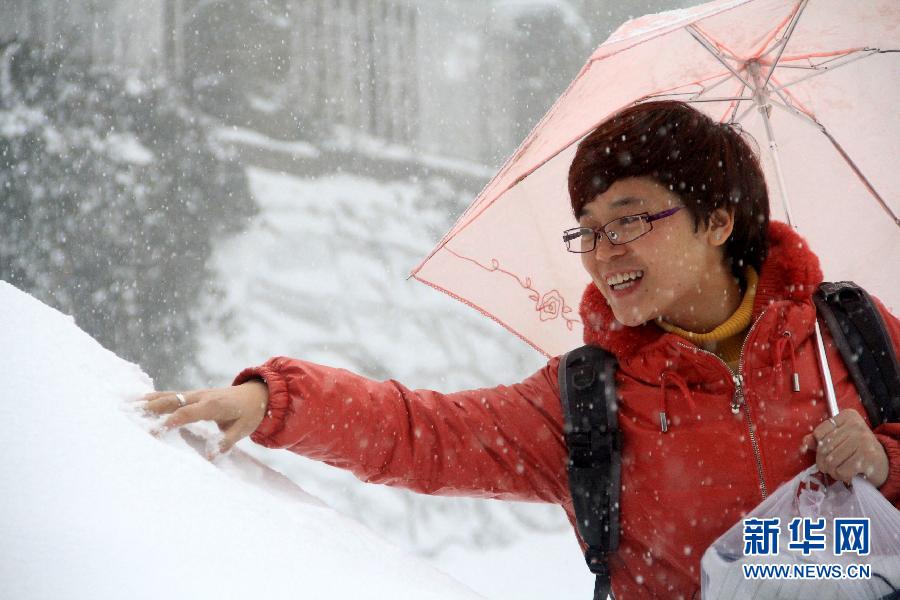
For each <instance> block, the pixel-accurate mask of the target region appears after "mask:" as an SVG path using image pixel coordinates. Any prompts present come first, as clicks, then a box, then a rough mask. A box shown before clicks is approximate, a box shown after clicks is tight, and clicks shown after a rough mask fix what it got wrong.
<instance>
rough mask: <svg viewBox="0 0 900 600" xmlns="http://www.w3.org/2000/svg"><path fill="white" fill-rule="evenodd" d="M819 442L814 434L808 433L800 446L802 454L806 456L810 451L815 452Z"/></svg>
mask: <svg viewBox="0 0 900 600" xmlns="http://www.w3.org/2000/svg"><path fill="white" fill-rule="evenodd" d="M817 445H818V442H816V438H815V436H814V435H813V434H811V433H807V434H806V435H804V436H803V442H802V443H801V444H800V454H806V453H807V452H809V451H810V450H815V448H816V446H817Z"/></svg>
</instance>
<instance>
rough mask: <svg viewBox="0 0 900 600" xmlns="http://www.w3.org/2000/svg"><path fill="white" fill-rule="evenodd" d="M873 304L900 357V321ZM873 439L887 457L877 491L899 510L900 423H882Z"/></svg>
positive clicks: (878, 302)
mask: <svg viewBox="0 0 900 600" xmlns="http://www.w3.org/2000/svg"><path fill="white" fill-rule="evenodd" d="M875 303H876V305H877V306H878V308H879V311H880V312H881V316H882V318H883V320H884V324H885V325H886V326H887V330H888V334H889V335H890V336H891V339H892V341H893V344H894V352H895V353H896V355H897V356H898V357H900V320H898V319H897V317H895V316H894V315H892V314H891V313H890V311H888V309H887V308H885V306H884V304H882V303H881V301H880V300H878V299H875ZM875 437H877V438H878V441H879V442H881V445H882V446H884V451H885V452H886V453H887V457H888V477H887V479H886V480H885V482H884V483H883V484H882V485H881V487H880V488H878V489H879V491H881V493H882V494H883V495H884V497H885V498H887V500H888V502H890V503H891V504H893V505H894V506H896V507H898V508H900V423H882V424H881V425H879V426H878V427H876V428H875Z"/></svg>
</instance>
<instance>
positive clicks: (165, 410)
mask: <svg viewBox="0 0 900 600" xmlns="http://www.w3.org/2000/svg"><path fill="white" fill-rule="evenodd" d="M150 396H151V394H147V396H145V398H149V399H148V400H147V402H146V404H144V406H143V407H142V408H143V409H144V412H147V413H152V414H155V415H166V414H169V413H173V412H175V411H176V410H178V409H179V408H181V407H182V406H187V405H188V404H194V403H196V402H199V401H200V396H199V392H157V393H154V394H152V396H153V397H152V398H150Z"/></svg>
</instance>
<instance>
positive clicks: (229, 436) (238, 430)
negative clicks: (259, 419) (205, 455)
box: [209, 421, 253, 460]
mask: <svg viewBox="0 0 900 600" xmlns="http://www.w3.org/2000/svg"><path fill="white" fill-rule="evenodd" d="M222 433H223V435H222V439H221V440H219V444H218V452H215V453H212V454H211V455H210V456H209V459H210V460H212V459H214V458H215V457H216V456H218V455H219V454H226V453H227V452H228V451H229V450H231V449H232V448H234V445H235V444H237V443H238V442H239V441H241V440H242V439H244V438H245V437H247V436H248V435H250V434H251V433H253V431H250V430H248V429H247V426H246V424H245V423H241V422H240V421H238V422H235V423H234V424H233V425H231V427H228V428H226V429H223V431H222Z"/></svg>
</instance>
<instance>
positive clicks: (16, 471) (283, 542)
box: [0, 281, 479, 600]
mask: <svg viewBox="0 0 900 600" xmlns="http://www.w3.org/2000/svg"><path fill="white" fill-rule="evenodd" d="M0 343H2V345H3V348H4V350H3V352H2V353H0V373H2V374H3V388H2V390H3V391H2V393H0V439H2V440H3V444H4V456H3V461H2V462H0V489H2V490H3V495H2V500H0V514H2V519H0V597H2V598H17V599H29V598H91V599H92V600H93V599H101V598H121V597H122V596H123V593H125V590H127V594H126V595H127V596H128V597H129V598H215V597H225V598H242V597H247V598H251V597H253V598H255V597H265V598H288V597H293V598H297V597H306V598H350V597H354V598H362V597H365V598H392V599H393V598H416V599H426V598H442V599H447V598H477V597H479V596H477V595H476V594H474V593H472V592H471V591H469V590H467V589H466V588H465V587H463V586H462V585H461V584H459V583H457V582H455V581H453V580H452V579H450V578H449V577H448V576H446V575H443V574H442V573H440V572H438V571H437V570H436V569H434V568H432V567H429V566H427V565H425V564H424V563H422V562H421V561H419V560H417V559H415V558H413V557H411V556H410V555H408V554H406V553H405V552H403V551H401V550H399V549H397V548H395V547H393V546H391V545H389V544H387V543H385V542H383V541H381V540H379V539H378V538H377V537H375V536H374V535H373V534H372V533H371V532H370V531H369V530H367V529H365V528H364V527H362V526H361V525H359V524H357V523H355V522H353V521H351V520H349V519H347V518H345V517H342V516H341V515H338V514H337V513H335V512H334V511H332V510H331V509H329V508H327V507H324V506H322V505H321V503H319V502H318V501H316V500H315V499H314V498H312V497H311V496H309V495H308V494H306V493H305V492H303V491H302V490H301V489H300V488H298V487H297V486H295V485H294V484H292V483H290V482H289V481H288V480H287V479H285V478H284V477H282V476H280V475H279V474H278V473H276V472H274V471H272V470H271V469H269V468H267V467H265V466H263V465H262V464H260V463H257V462H256V461H254V460H253V459H252V458H250V457H249V456H247V455H246V454H243V453H242V452H240V451H238V452H235V453H232V454H230V455H228V456H224V457H221V458H220V459H218V460H217V462H216V463H215V464H211V463H209V462H207V461H206V460H205V459H204V458H202V456H201V454H200V452H199V451H202V450H203V448H204V442H203V436H204V435H207V434H206V433H205V430H202V429H195V430H193V433H191V432H184V433H180V432H171V433H169V434H168V435H167V436H166V437H165V439H163V440H159V439H156V438H154V437H152V436H151V435H149V434H148V433H147V429H149V427H150V425H151V423H150V422H149V421H148V420H147V419H143V418H140V417H138V416H137V414H136V413H135V411H134V408H133V406H134V405H133V404H132V403H131V402H130V401H131V400H134V399H136V398H139V397H140V395H141V394H143V393H145V392H147V391H150V390H151V388H152V382H151V381H150V380H149V378H148V377H147V376H146V375H145V374H144V373H143V372H141V370H140V369H139V368H138V367H137V366H135V365H133V364H131V363H127V362H125V361H123V360H121V359H120V358H118V357H117V356H115V355H114V354H112V353H111V352H109V351H107V350H105V349H104V348H102V347H101V346H100V345H99V344H98V343H97V342H95V341H94V340H93V339H91V338H90V337H89V336H88V335H87V334H85V333H84V332H82V331H81V330H80V329H78V328H77V327H76V326H75V324H74V322H73V320H72V318H71V317H67V316H65V315H62V314H61V313H59V312H57V311H55V310H53V309H51V308H49V307H47V306H45V305H43V304H41V303H40V302H38V301H37V300H35V299H34V298H32V297H30V296H28V295H27V294H25V293H23V292H21V291H19V290H18V289H16V288H15V287H13V286H11V285H9V284H7V283H5V282H2V281H0ZM251 482H252V485H248V483H251Z"/></svg>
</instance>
